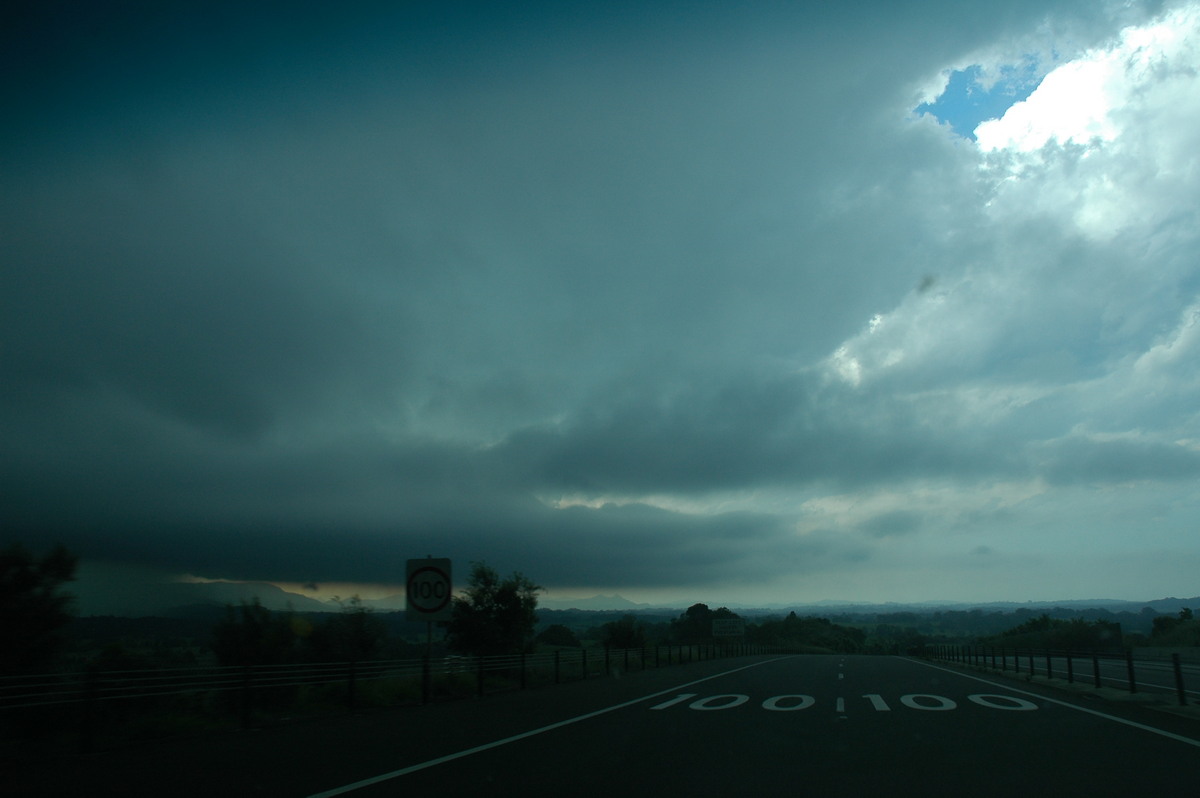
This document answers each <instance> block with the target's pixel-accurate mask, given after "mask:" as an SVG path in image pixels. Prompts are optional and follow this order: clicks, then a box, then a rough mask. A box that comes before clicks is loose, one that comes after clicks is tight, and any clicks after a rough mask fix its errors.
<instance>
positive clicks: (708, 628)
mask: <svg viewBox="0 0 1200 798" xmlns="http://www.w3.org/2000/svg"><path fill="white" fill-rule="evenodd" d="M737 617H739V616H738V615H737V613H735V612H733V611H732V610H730V609H727V608H726V607H720V608H718V609H716V610H711V609H709V607H708V605H707V604H693V605H692V606H690V607H688V608H687V609H686V610H685V611H684V613H683V615H680V616H679V617H678V618H676V619H675V620H673V621H671V639H672V640H674V641H675V642H678V643H708V642H712V639H713V633H712V622H713V621H715V620H723V619H731V618H737Z"/></svg>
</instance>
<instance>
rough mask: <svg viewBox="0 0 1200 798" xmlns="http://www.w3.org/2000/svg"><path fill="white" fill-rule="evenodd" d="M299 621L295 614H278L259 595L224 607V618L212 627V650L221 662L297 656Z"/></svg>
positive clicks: (265, 661) (268, 661) (275, 661)
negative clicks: (294, 618) (264, 603)
mask: <svg viewBox="0 0 1200 798" xmlns="http://www.w3.org/2000/svg"><path fill="white" fill-rule="evenodd" d="M296 646H297V638H296V624H295V623H293V618H292V614H291V613H290V612H289V613H286V614H282V615H276V614H275V613H272V612H271V611H270V610H269V609H267V608H266V607H264V606H263V605H262V604H261V603H260V602H259V600H258V599H257V598H256V599H254V601H252V602H245V601H243V602H242V603H241V604H240V605H238V606H237V607H234V606H233V605H232V604H231V605H227V606H226V608H225V619H224V620H223V621H221V622H220V623H218V624H217V625H216V626H215V627H214V628H213V642H212V649H213V653H214V654H216V655H217V661H218V662H220V663H221V664H222V665H277V664H279V663H283V662H291V661H293V660H295V659H296Z"/></svg>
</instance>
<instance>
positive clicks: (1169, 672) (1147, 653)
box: [925, 644, 1200, 706]
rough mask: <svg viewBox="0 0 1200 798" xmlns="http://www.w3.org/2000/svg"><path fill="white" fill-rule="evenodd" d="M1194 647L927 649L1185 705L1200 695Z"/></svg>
mask: <svg viewBox="0 0 1200 798" xmlns="http://www.w3.org/2000/svg"><path fill="white" fill-rule="evenodd" d="M1196 653H1197V652H1194V651H1190V650H1183V651H1173V650H1171V649H1162V648H1155V649H1132V648H1131V649H1125V650H1108V651H1098V650H1089V651H1075V650H1070V649H1048V648H1006V647H997V646H980V645H944V644H937V645H931V646H929V647H927V648H926V650H925V655H926V656H927V657H929V658H930V659H935V660H941V661H944V662H951V663H957V664H960V665H969V666H972V667H978V668H988V669H991V670H995V671H1000V672H1001V673H1005V672H1011V673H1013V674H1014V675H1018V676H1019V675H1022V674H1024V675H1026V676H1029V677H1034V676H1042V677H1045V678H1046V679H1060V680H1064V681H1066V682H1067V683H1076V682H1079V683H1085V684H1086V683H1090V684H1091V685H1092V686H1094V687H1096V688H1097V689H1099V688H1101V687H1112V688H1117V689H1122V690H1126V691H1128V692H1129V693H1138V692H1142V693H1150V694H1160V695H1161V694H1171V693H1173V694H1174V696H1175V700H1176V701H1178V703H1179V705H1180V706H1186V705H1187V704H1188V703H1189V702H1191V703H1195V702H1196V701H1198V700H1200V691H1198V690H1195V689H1188V684H1189V683H1190V684H1192V685H1195V686H1200V658H1198V657H1197V656H1196Z"/></svg>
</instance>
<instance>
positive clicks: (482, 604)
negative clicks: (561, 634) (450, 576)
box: [446, 562, 543, 656]
mask: <svg viewBox="0 0 1200 798" xmlns="http://www.w3.org/2000/svg"><path fill="white" fill-rule="evenodd" d="M542 589H543V588H542V586H541V585H538V584H535V583H534V582H532V581H531V580H530V579H528V578H527V577H525V576H524V575H523V574H521V573H520V572H518V571H514V572H513V574H512V575H511V576H509V577H508V578H507V579H501V578H500V576H499V575H498V574H497V573H496V572H495V571H494V570H493V569H492V568H490V567H488V565H487V564H486V563H482V562H474V563H471V576H470V577H469V578H468V579H467V589H466V590H464V591H463V595H462V596H456V597H455V598H454V600H453V602H452V605H451V606H452V609H451V618H450V622H449V626H448V627H447V631H446V637H447V643H448V645H449V646H450V648H451V649H453V650H454V651H458V652H460V653H463V654H473V655H477V656H488V655H492V654H519V653H521V652H524V651H528V650H529V649H530V648H531V646H532V644H533V627H534V624H536V623H537V613H536V612H535V610H536V608H537V594H538V592H539V591H541V590H542Z"/></svg>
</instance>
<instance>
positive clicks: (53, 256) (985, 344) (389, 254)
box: [0, 0, 1200, 606]
mask: <svg viewBox="0 0 1200 798" xmlns="http://www.w3.org/2000/svg"><path fill="white" fill-rule="evenodd" d="M27 6H28V9H27V10H26V11H23V12H22V11H18V12H11V13H9V14H7V15H6V18H5V23H4V25H3V26H0V29H2V30H3V32H2V33H0V37H2V41H0V45H2V46H0V73H2V74H3V75H4V76H5V78H4V80H3V81H2V82H0V100H2V101H3V105H4V107H5V108H6V114H5V116H6V121H5V124H4V126H3V129H2V130H0V263H2V264H3V268H2V270H0V448H2V451H3V457H0V495H2V496H3V502H2V508H3V509H2V510H0V513H2V515H0V535H2V536H3V538H4V540H3V541H0V542H10V541H21V542H23V543H25V544H26V545H27V546H29V547H31V548H34V549H39V550H40V549H44V548H46V547H48V546H49V545H50V544H51V543H53V542H57V541H61V542H63V543H65V544H66V545H67V546H68V547H69V548H70V549H71V550H73V551H75V552H77V553H79V554H80V555H81V556H82V558H83V561H84V567H83V577H84V578H83V581H82V582H81V584H80V589H81V591H82V592H86V591H88V590H92V591H96V590H99V591H103V589H104V587H103V585H105V584H110V583H114V581H115V582H122V583H124V585H125V589H126V592H128V588H129V586H130V585H135V584H141V583H145V584H153V582H154V581H155V580H162V579H174V578H178V577H182V576H185V575H186V576H189V577H192V578H196V579H204V580H235V581H241V580H245V581H261V582H271V583H275V584H281V585H286V586H288V589H289V590H296V591H298V592H305V591H307V592H308V593H310V594H311V595H313V596H315V597H324V596H325V595H326V594H327V593H328V592H330V590H331V589H328V588H327V589H322V587H321V586H322V585H327V584H336V585H337V586H338V587H337V591H338V592H339V593H340V594H341V595H343V596H344V595H346V594H347V592H349V590H353V589H355V586H363V592H364V593H370V594H372V595H376V596H382V595H386V594H388V593H394V592H397V590H398V589H399V588H398V587H397V585H398V583H400V582H402V581H403V573H404V571H403V569H404V560H405V559H406V558H409V557H423V556H425V555H434V556H439V557H450V558H452V559H453V560H454V562H455V564H456V567H457V568H458V573H459V574H460V575H464V574H465V573H466V572H467V566H468V563H469V562H470V561H472V560H485V561H487V562H488V563H490V564H491V565H492V566H494V567H495V568H496V569H497V570H500V571H502V572H508V571H511V570H514V569H516V570H521V571H523V572H524V573H526V574H527V575H528V576H530V577H531V578H532V579H534V580H535V581H537V582H539V583H541V584H543V585H545V586H546V587H548V588H549V589H550V593H549V594H548V596H549V597H551V598H556V597H575V596H590V595H593V594H595V593H597V592H603V593H619V594H620V595H621V596H624V597H625V598H628V599H630V600H633V601H637V602H649V603H655V602H662V601H668V600H689V599H694V600H704V601H709V602H711V603H713V604H714V606H715V605H717V604H720V603H722V602H727V603H739V604H743V605H744V604H753V603H756V602H761V603H764V604H765V603H775V602H788V601H796V602H812V601H817V600H821V599H844V600H859V601H872V602H876V601H878V602H882V601H924V600H930V599H947V600H956V601H990V600H1002V599H1011V600H1025V599H1070V598H1093V597H1106V598H1126V599H1139V600H1140V599H1150V598H1157V597H1162V596H1168V595H1195V594H1196V592H1197V588H1198V585H1197V581H1196V579H1197V577H1196V574H1198V573H1200V537H1198V536H1197V529H1198V522H1200V489H1198V487H1200V482H1198V477H1200V3H1197V2H1151V1H1149V0H1146V1H1144V2H1141V1H1139V0H1133V2H1109V1H1107V0H1050V1H1047V0H1038V2H1007V3H1003V4H996V3H982V2H962V0H958V1H957V2H935V1H934V0H929V1H928V2H913V3H893V2H878V3H874V4H844V6H845V7H844V8H843V7H842V5H838V4H827V3H740V2H732V3H731V2H721V3H666V2H638V3H601V4H596V3H588V4H583V3H580V4H572V3H565V4H564V3H550V2H544V3H536V2H535V3H515V4H513V3H504V4H493V3H432V4H430V3H423V4H417V3H407V2H400V3H382V2H381V3H367V4H363V3H343V4H337V5H336V7H335V6H330V7H329V8H328V9H327V10H325V11H321V12H314V11H310V10H306V7H307V6H306V4H300V6H299V7H296V6H295V5H293V4H283V3H278V4H276V3H265V4H243V3H226V2H210V3H164V4H149V5H146V4H133V3H129V4H126V3H121V2H116V3H105V4H92V3H82V2H80V3H71V2H66V3H58V4H40V3H35V4H27ZM106 580H107V581H106ZM89 585H90V587H89ZM368 586H373V587H370V588H369V589H368Z"/></svg>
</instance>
